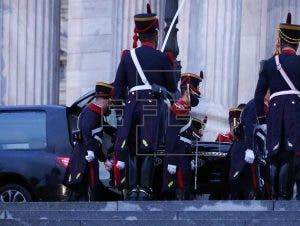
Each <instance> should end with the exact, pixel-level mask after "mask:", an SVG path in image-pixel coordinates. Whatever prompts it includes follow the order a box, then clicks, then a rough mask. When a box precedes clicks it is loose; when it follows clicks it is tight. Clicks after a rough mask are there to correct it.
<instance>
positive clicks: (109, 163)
mask: <svg viewBox="0 0 300 226" xmlns="http://www.w3.org/2000/svg"><path fill="white" fill-rule="evenodd" d="M104 166H105V169H106V170H107V171H111V170H112V167H113V161H112V160H109V159H106V161H105V162H104Z"/></svg>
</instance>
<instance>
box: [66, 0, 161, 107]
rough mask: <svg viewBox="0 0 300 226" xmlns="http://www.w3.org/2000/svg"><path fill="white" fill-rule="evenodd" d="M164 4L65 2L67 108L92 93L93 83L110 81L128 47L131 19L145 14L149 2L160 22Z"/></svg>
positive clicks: (109, 0) (128, 0)
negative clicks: (86, 93) (83, 95)
mask: <svg viewBox="0 0 300 226" xmlns="http://www.w3.org/2000/svg"><path fill="white" fill-rule="evenodd" d="M164 2H165V0H162V1H157V0H150V1H149V0H122V1H120V0H101V1H100V0H88V1H87V0H71V1H69V21H68V58H67V77H66V103H67V105H70V104H72V103H73V101H74V100H76V99H77V98H78V97H79V96H80V95H82V94H84V93H85V92H87V91H89V90H92V89H93V88H94V85H95V83H96V82H97V81H104V82H113V81H114V79H115V73H116V70H117V66H118V64H119V61H120V56H121V52H122V50H124V49H131V48H132V36H133V29H134V21H133V16H134V15H135V14H137V13H143V12H144V13H145V12H146V4H147V3H150V5H151V8H152V11H153V12H156V13H157V14H158V16H160V21H163V14H164V13H163V10H164V7H163V6H164ZM161 27H164V26H163V24H162V23H161Z"/></svg>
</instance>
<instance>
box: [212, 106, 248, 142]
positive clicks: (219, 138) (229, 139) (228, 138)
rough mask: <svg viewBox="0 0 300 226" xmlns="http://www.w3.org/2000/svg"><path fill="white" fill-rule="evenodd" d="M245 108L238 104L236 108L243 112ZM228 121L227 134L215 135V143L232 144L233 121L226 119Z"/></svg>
mask: <svg viewBox="0 0 300 226" xmlns="http://www.w3.org/2000/svg"><path fill="white" fill-rule="evenodd" d="M244 107H245V104H239V105H238V107H237V108H239V109H241V110H243V108H244ZM228 120H229V126H230V131H229V132H227V133H219V134H218V135H217V138H216V142H226V143H232V142H233V140H234V135H233V130H234V128H233V121H231V120H232V118H230V117H229V118H228Z"/></svg>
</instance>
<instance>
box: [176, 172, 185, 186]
mask: <svg viewBox="0 0 300 226" xmlns="http://www.w3.org/2000/svg"><path fill="white" fill-rule="evenodd" d="M177 184H178V185H177V187H178V188H179V189H184V182H183V175H182V170H181V167H178V170H177Z"/></svg>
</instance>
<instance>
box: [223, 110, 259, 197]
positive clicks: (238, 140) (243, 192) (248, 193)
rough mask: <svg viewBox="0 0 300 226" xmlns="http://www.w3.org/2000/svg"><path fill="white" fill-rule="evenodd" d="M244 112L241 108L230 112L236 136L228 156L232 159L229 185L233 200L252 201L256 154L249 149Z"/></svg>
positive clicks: (230, 119)
mask: <svg viewBox="0 0 300 226" xmlns="http://www.w3.org/2000/svg"><path fill="white" fill-rule="evenodd" d="M242 112H243V109H241V108H232V109H230V110H229V121H230V124H231V125H232V132H233V135H234V139H233V143H232V145H231V147H230V150H229V155H228V157H229V159H230V160H229V161H230V166H229V185H230V198H231V199H252V198H253V194H254V193H253V191H254V187H253V186H254V185H255V184H254V179H255V174H254V172H252V170H253V168H252V163H253V162H254V153H253V150H252V149H247V145H246V142H245V129H244V126H243V124H242V121H241V115H242V114H243V113H242ZM249 164H250V165H249Z"/></svg>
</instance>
